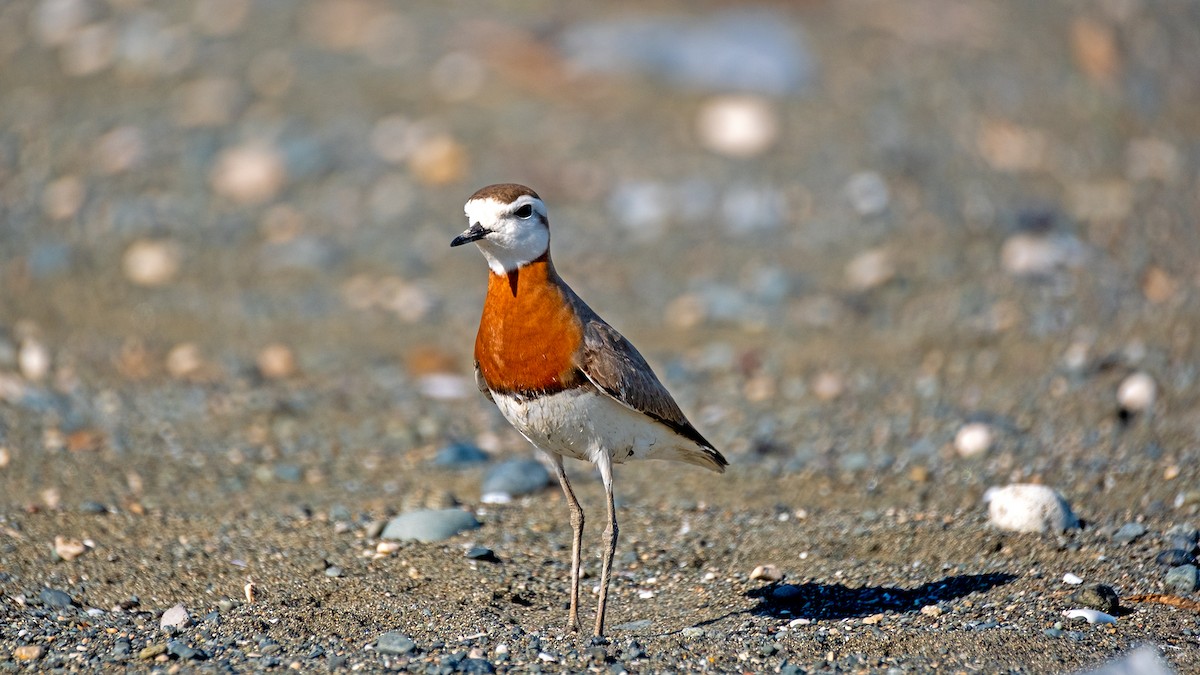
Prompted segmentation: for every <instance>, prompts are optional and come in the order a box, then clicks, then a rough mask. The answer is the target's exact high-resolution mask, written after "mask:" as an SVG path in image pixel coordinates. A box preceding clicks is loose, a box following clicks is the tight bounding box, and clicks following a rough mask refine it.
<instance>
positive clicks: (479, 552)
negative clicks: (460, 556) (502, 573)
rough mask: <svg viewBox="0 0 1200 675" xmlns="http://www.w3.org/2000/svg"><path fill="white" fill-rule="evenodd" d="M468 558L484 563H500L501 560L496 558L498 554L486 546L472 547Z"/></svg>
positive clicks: (468, 552)
mask: <svg viewBox="0 0 1200 675" xmlns="http://www.w3.org/2000/svg"><path fill="white" fill-rule="evenodd" d="M467 558H469V559H471V560H482V561H484V562H500V558H497V557H496V552H495V551H493V550H492V549H490V548H487V547H485V546H475V547H472V548H471V550H469V551H467Z"/></svg>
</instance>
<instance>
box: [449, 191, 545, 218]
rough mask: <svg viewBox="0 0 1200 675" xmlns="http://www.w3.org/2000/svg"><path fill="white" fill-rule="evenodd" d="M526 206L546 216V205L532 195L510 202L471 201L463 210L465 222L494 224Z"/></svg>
mask: <svg viewBox="0 0 1200 675" xmlns="http://www.w3.org/2000/svg"><path fill="white" fill-rule="evenodd" d="M526 204H530V205H532V206H533V210H534V211H535V212H537V213H540V214H542V215H543V216H544V215H546V204H545V203H543V202H542V200H540V199H538V198H537V197H534V196H532V195H521V196H520V197H517V198H516V199H515V200H514V201H511V202H502V201H500V200H498V199H493V198H491V197H485V198H483V199H472V200H471V201H469V202H467V205H466V207H465V209H464V210H465V211H466V214H467V222H469V223H471V224H475V223H494V222H496V221H498V220H500V219H501V218H503V217H504V216H506V215H508V214H510V213H512V212H513V211H516V210H517V209H519V208H521V207H522V206H525V205H526Z"/></svg>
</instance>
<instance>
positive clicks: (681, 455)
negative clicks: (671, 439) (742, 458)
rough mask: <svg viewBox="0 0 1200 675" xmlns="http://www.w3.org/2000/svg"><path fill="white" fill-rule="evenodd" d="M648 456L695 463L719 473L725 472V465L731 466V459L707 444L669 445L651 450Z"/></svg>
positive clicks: (648, 457)
mask: <svg viewBox="0 0 1200 675" xmlns="http://www.w3.org/2000/svg"><path fill="white" fill-rule="evenodd" d="M646 458H647V459H665V460H668V461H672V462H683V463H685V464H693V465H695V466H699V467H703V468H705V469H708V470H709V471H715V472H717V473H725V467H727V466H729V461H728V460H726V459H725V456H724V455H722V454H721V453H720V452H718V451H717V449H716V448H712V447H709V446H707V445H675V446H669V447H666V448H663V449H661V450H659V449H655V450H651V451H650V452H648V453H646Z"/></svg>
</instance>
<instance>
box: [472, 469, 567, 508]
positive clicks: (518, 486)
mask: <svg viewBox="0 0 1200 675" xmlns="http://www.w3.org/2000/svg"><path fill="white" fill-rule="evenodd" d="M549 484H550V472H549V471H547V470H546V467H545V466H543V465H542V463H541V462H539V461H537V460H536V459H510V460H508V461H506V462H501V463H499V464H497V465H495V466H493V467H492V468H491V469H490V470H489V471H488V473H487V475H486V476H484V478H483V486H482V487H481V488H480V491H481V492H482V493H483V497H482V499H481V500H480V501H482V502H483V503H485V504H505V503H508V502H510V501H512V499H513V497H521V496H524V495H527V494H532V493H534V492H537V491H539V490H541V489H542V488H544V487H546V486H547V485H549Z"/></svg>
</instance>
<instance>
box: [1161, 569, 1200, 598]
mask: <svg viewBox="0 0 1200 675" xmlns="http://www.w3.org/2000/svg"><path fill="white" fill-rule="evenodd" d="M1163 583H1164V584H1166V587H1167V589H1168V590H1170V591H1171V592H1173V593H1178V594H1180V595H1186V594H1188V593H1191V592H1192V591H1195V590H1196V589H1197V588H1200V569H1197V567H1196V566H1195V565H1180V566H1178V567H1172V568H1171V569H1170V570H1168V571H1167V574H1166V576H1165V577H1163Z"/></svg>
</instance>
